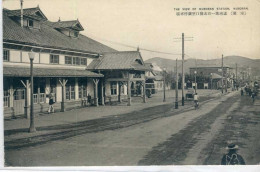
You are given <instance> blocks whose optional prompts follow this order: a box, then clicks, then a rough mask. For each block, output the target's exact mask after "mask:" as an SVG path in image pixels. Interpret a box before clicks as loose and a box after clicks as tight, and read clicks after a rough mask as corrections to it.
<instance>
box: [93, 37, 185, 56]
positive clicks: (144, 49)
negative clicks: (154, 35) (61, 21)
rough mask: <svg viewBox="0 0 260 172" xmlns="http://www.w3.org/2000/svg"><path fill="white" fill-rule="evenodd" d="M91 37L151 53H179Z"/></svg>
mask: <svg viewBox="0 0 260 172" xmlns="http://www.w3.org/2000/svg"><path fill="white" fill-rule="evenodd" d="M91 37H94V38H95V39H98V40H100V41H105V42H109V43H112V44H117V45H120V46H124V47H128V48H133V49H139V50H143V51H148V52H152V53H159V54H167V55H181V54H180V53H171V52H164V51H158V50H152V49H147V48H141V47H139V46H137V47H136V46H133V45H128V44H124V43H120V42H116V41H111V40H106V39H101V38H98V37H96V36H93V35H91Z"/></svg>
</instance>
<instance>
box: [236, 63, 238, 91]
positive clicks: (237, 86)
mask: <svg viewBox="0 0 260 172" xmlns="http://www.w3.org/2000/svg"><path fill="white" fill-rule="evenodd" d="M236 89H237V90H238V82H237V63H236Z"/></svg>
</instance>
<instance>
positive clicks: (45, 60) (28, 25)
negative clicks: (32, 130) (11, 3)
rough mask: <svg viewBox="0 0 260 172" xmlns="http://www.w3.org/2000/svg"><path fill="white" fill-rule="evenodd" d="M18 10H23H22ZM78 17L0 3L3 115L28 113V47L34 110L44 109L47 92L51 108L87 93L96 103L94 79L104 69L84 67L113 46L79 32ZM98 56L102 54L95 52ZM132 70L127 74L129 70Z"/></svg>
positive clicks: (65, 105) (75, 102)
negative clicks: (2, 6) (4, 6)
mask: <svg viewBox="0 0 260 172" xmlns="http://www.w3.org/2000/svg"><path fill="white" fill-rule="evenodd" d="M21 14H22V15H21ZM83 30H84V28H83V27H82V25H81V24H80V22H79V21H78V20H72V21H61V20H59V21H57V22H51V21H49V20H48V19H47V18H46V16H45V15H44V14H43V12H42V11H41V10H40V8H39V7H36V8H28V9H21V10H8V9H3V82H4V90H3V95H4V98H3V104H4V116H5V117H15V116H17V115H25V117H28V114H29V112H28V110H29V106H30V87H29V85H30V79H29V77H30V60H29V55H28V53H29V52H33V53H34V55H35V57H34V60H33V66H34V67H33V73H34V87H33V102H34V104H35V105H34V111H35V112H46V111H47V109H48V102H49V95H50V94H53V95H54V97H55V102H56V103H55V108H56V110H61V111H64V110H66V109H67V108H70V107H75V106H78V105H80V104H81V102H82V99H85V98H86V97H87V95H88V94H89V95H90V96H91V97H92V98H94V100H95V105H98V101H97V100H98V92H97V91H98V81H99V79H100V78H103V77H104V75H103V74H102V73H101V72H99V73H97V71H96V70H95V71H94V72H92V71H89V70H86V68H87V66H88V65H89V64H90V63H91V61H92V60H94V61H96V60H97V59H102V58H104V57H106V56H103V57H102V56H101V54H103V53H104V52H107V53H109V52H116V50H114V49H112V48H110V47H108V46H105V45H103V44H101V43H99V42H97V41H95V40H93V39H90V38H88V37H86V36H84V35H82V34H81V33H80V32H81V31H83ZM100 57H101V58H100ZM130 76H132V75H130Z"/></svg>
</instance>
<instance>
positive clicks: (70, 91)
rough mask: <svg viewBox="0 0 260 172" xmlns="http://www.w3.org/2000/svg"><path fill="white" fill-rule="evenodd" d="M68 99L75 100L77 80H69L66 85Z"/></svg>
mask: <svg viewBox="0 0 260 172" xmlns="http://www.w3.org/2000/svg"><path fill="white" fill-rule="evenodd" d="M66 99H67V100H75V78H70V79H68V82H67V84H66Z"/></svg>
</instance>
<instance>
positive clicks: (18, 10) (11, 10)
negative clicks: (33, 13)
mask: <svg viewBox="0 0 260 172" xmlns="http://www.w3.org/2000/svg"><path fill="white" fill-rule="evenodd" d="M31 9H39V7H31V8H23V10H31ZM20 10H21V9H15V10H10V11H20Z"/></svg>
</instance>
